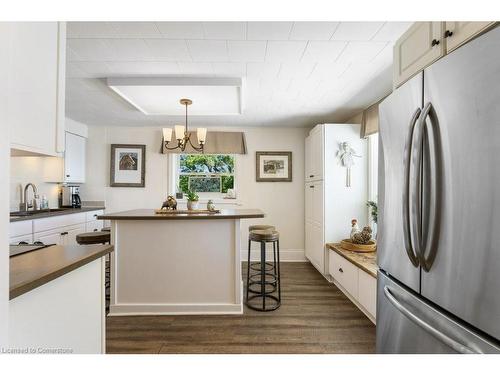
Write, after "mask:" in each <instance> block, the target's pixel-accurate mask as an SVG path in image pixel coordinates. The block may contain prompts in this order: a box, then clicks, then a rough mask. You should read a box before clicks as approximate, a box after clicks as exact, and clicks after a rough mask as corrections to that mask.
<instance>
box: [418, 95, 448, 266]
mask: <svg viewBox="0 0 500 375" xmlns="http://www.w3.org/2000/svg"><path fill="white" fill-rule="evenodd" d="M427 119H429V121H427ZM420 122H421V123H422V125H421V127H422V130H424V128H425V132H423V134H424V139H425V142H426V143H427V146H428V149H429V155H428V156H429V157H428V159H429V169H430V170H429V181H428V183H429V190H430V191H429V192H428V194H429V198H430V201H429V207H428V210H429V219H428V221H427V223H423V224H422V225H424V226H425V231H423V232H424V233H426V234H425V236H422V243H421V246H419V250H418V252H417V253H418V257H419V260H420V264H421V265H422V268H423V269H424V271H426V272H429V271H430V269H431V267H432V264H433V262H434V259H435V257H436V253H437V249H438V245H437V243H436V240H437V234H438V233H439V232H440V229H439V222H440V220H439V218H438V215H439V212H440V211H441V210H440V207H439V203H440V201H441V200H440V199H438V193H439V192H440V191H442V187H440V188H439V189H438V188H437V185H438V184H439V185H440V184H441V180H440V168H439V165H440V164H439V160H440V159H439V158H438V155H439V133H438V130H439V124H438V120H437V116H436V113H435V111H434V108H433V106H432V103H431V102H429V103H427V104H426V105H425V106H424V110H423V111H422V117H421V118H420ZM424 237H425V238H424ZM426 254H428V255H426Z"/></svg>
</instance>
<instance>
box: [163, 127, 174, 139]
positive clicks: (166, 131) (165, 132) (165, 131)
mask: <svg viewBox="0 0 500 375" xmlns="http://www.w3.org/2000/svg"><path fill="white" fill-rule="evenodd" d="M162 132H163V141H164V142H170V141H171V140H172V129H170V128H163V129H162Z"/></svg>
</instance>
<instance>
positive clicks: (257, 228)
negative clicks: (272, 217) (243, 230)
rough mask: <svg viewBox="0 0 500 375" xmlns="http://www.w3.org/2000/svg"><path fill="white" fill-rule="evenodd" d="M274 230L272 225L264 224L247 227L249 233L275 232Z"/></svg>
mask: <svg viewBox="0 0 500 375" xmlns="http://www.w3.org/2000/svg"><path fill="white" fill-rule="evenodd" d="M275 229H276V228H275V227H274V225H264V224H258V225H250V226H249V227H248V231H249V232H251V231H253V230H275Z"/></svg>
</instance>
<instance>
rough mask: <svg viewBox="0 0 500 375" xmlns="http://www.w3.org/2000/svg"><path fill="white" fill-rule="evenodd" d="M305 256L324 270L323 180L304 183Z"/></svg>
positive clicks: (320, 269) (322, 271)
mask: <svg viewBox="0 0 500 375" xmlns="http://www.w3.org/2000/svg"><path fill="white" fill-rule="evenodd" d="M305 203H306V209H305V211H306V220H305V221H306V257H307V258H308V259H309V260H310V261H311V263H312V264H313V265H314V266H315V267H316V268H317V269H318V270H319V271H320V272H321V273H324V272H325V247H324V235H323V181H314V182H308V183H307V184H306V202H305Z"/></svg>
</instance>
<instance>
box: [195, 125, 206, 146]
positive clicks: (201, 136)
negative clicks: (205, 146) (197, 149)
mask: <svg viewBox="0 0 500 375" xmlns="http://www.w3.org/2000/svg"><path fill="white" fill-rule="evenodd" d="M196 136H197V138H198V142H200V143H205V140H206V138H207V128H198V129H197V131H196Z"/></svg>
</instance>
